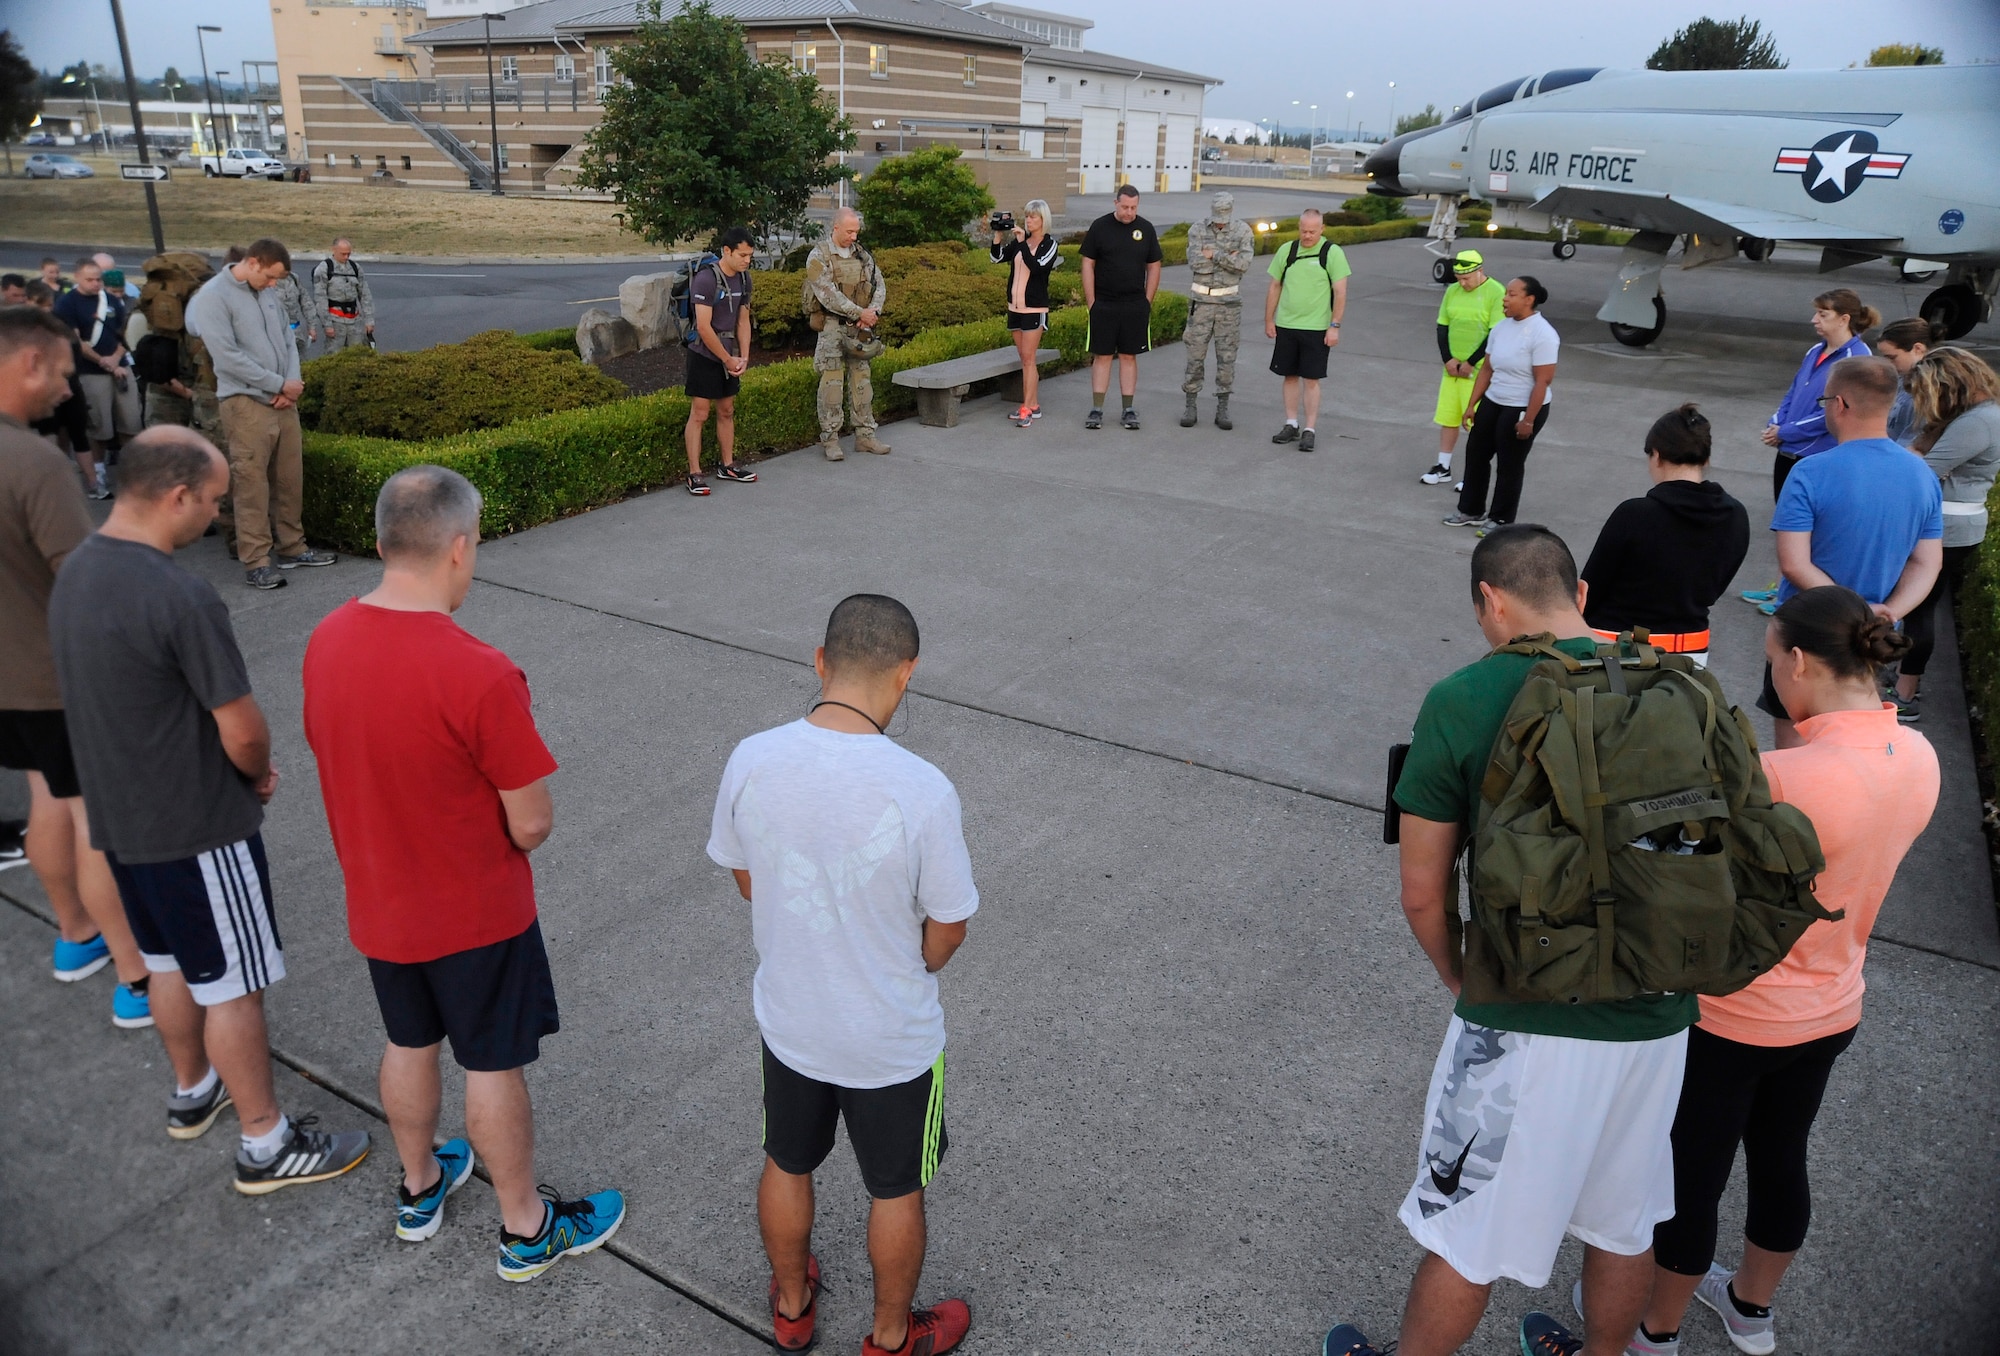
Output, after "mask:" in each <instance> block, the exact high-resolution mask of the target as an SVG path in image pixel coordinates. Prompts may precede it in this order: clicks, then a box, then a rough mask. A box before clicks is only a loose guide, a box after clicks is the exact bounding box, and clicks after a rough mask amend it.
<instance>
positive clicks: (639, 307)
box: [618, 273, 680, 348]
mask: <svg viewBox="0 0 2000 1356" xmlns="http://www.w3.org/2000/svg"><path fill="white" fill-rule="evenodd" d="M679 276H680V275H679V274H677V273H640V274H637V275H635V276H633V277H630V278H627V279H626V280H625V281H624V282H622V283H620V284H618V310H619V313H620V314H622V315H623V316H624V317H625V318H626V319H627V320H629V321H631V322H632V328H633V329H634V330H636V331H637V332H638V337H639V347H640V348H658V347H659V346H660V345H662V344H670V343H672V342H673V341H674V340H676V339H678V338H680V326H679V324H678V323H677V320H678V317H676V316H675V315H674V308H673V302H672V300H671V298H670V297H669V295H668V293H669V292H670V290H671V289H672V287H673V285H674V280H675V279H676V278H678V277H679Z"/></svg>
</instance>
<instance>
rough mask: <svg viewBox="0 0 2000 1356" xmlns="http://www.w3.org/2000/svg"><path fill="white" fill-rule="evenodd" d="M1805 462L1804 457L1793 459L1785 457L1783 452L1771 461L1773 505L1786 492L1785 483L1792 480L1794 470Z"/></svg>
mask: <svg viewBox="0 0 2000 1356" xmlns="http://www.w3.org/2000/svg"><path fill="white" fill-rule="evenodd" d="M1803 460H1804V458H1803V457H1791V456H1787V455H1785V454H1784V453H1783V452H1780V453H1779V454H1778V455H1777V456H1775V457H1773V458H1772V459H1771V501H1772V502H1773V503H1776V502H1777V499H1778V496H1779V495H1781V494H1783V493H1784V492H1785V482H1786V481H1787V480H1790V479H1791V478H1792V468H1793V467H1794V466H1797V465H1798V464H1799V463H1800V462H1801V461H1803Z"/></svg>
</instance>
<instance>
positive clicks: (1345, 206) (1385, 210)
mask: <svg viewBox="0 0 2000 1356" xmlns="http://www.w3.org/2000/svg"><path fill="white" fill-rule="evenodd" d="M1340 210H1341V211H1343V212H1353V213H1356V214H1358V215H1360V216H1364V217H1367V218H1368V219H1369V220H1370V221H1394V220H1396V219H1397V218H1398V217H1401V216H1402V215H1403V200H1402V199H1401V198H1385V197H1383V196H1382V195H1381V194H1379V193H1363V194H1362V195H1361V196H1360V197H1357V198H1349V199H1348V200H1347V201H1346V202H1344V203H1342V204H1341V205H1340Z"/></svg>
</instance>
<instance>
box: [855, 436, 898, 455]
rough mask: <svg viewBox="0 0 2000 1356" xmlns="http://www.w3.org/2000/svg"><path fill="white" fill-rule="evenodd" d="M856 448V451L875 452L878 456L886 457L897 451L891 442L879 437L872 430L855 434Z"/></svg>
mask: <svg viewBox="0 0 2000 1356" xmlns="http://www.w3.org/2000/svg"><path fill="white" fill-rule="evenodd" d="M854 450H855V451H856V452H873V453H874V454H875V455H876V456H878V457H886V456H888V455H889V454H890V453H891V452H893V451H895V449H894V448H892V447H890V446H889V444H887V443H885V442H882V441H880V440H879V439H877V438H876V436H875V435H874V433H872V432H869V433H857V434H855V435H854Z"/></svg>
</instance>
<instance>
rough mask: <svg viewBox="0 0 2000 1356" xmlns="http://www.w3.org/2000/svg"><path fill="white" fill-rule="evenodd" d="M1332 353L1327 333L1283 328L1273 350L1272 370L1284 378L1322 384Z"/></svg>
mask: <svg viewBox="0 0 2000 1356" xmlns="http://www.w3.org/2000/svg"><path fill="white" fill-rule="evenodd" d="M1332 351H1333V350H1332V349H1330V348H1328V347H1327V346H1326V331H1325V330H1286V329H1281V330H1279V331H1278V342H1277V344H1276V345H1275V346H1274V347H1273V348H1272V349H1271V370H1272V371H1273V372H1275V373H1277V374H1278V375H1279V376H1281V377H1303V378H1305V379H1306V380H1307V381H1319V380H1321V379H1322V378H1324V377H1325V376H1326V357H1327V354H1329V353H1331V352H1332Z"/></svg>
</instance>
